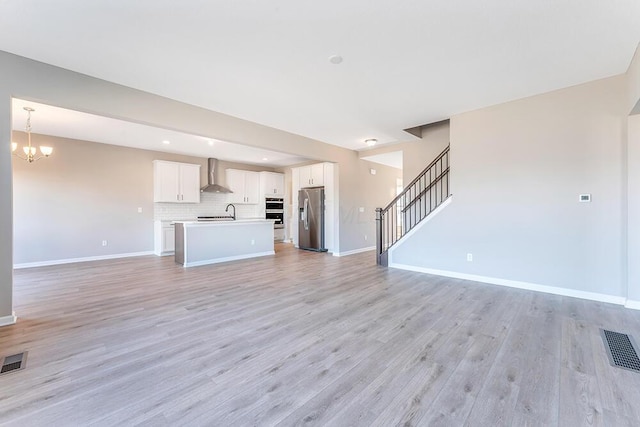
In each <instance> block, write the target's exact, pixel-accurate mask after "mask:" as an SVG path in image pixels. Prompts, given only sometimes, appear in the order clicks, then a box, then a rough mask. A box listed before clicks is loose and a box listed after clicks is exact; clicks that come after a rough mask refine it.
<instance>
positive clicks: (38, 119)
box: [11, 98, 310, 167]
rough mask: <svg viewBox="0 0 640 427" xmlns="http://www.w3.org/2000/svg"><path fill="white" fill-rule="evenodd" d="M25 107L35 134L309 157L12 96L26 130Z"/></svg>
mask: <svg viewBox="0 0 640 427" xmlns="http://www.w3.org/2000/svg"><path fill="white" fill-rule="evenodd" d="M24 107H31V108H34V109H35V111H34V112H33V113H32V131H33V133H36V134H43V135H52V136H57V137H61V138H72V139H78V140H82V141H90V142H97V143H103V144H111V145H120V146H123V147H131V148H138V149H142V150H153V151H162V152H166V153H174V154H183V155H187V156H195V157H207V158H208V157H215V158H217V159H220V160H225V161H228V162H238V163H248V164H254V165H261V166H268V167H283V166H290V165H295V164H299V163H304V162H308V161H309V160H310V159H308V158H305V157H299V156H294V155H291V154H287V153H280V152H276V151H271V150H264V149H261V148H254V147H250V146H247V145H243V144H236V143H232V142H228V141H221V140H219V139H214V138H208V137H206V136H200V135H192V134H187V133H183V132H177V131H174V130H169V129H162V128H158V127H154V126H147V125H143V124H139V123H132V122H128V121H124V120H117V119H113V118H109V117H103V116H97V115H94V114H88V113H84V112H80V111H74V110H69V109H65V108H59V107H55V106H51V105H46V104H41V103H38V102H31V101H26V100H22V99H18V98H13V100H12V106H11V110H12V129H13V130H16V131H24V129H25V123H26V113H25V112H24V110H23V108H24Z"/></svg>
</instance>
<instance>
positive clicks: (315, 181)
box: [296, 163, 324, 188]
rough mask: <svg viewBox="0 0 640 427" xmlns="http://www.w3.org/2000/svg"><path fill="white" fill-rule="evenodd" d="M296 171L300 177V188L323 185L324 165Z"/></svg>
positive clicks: (301, 168) (320, 164)
mask: <svg viewBox="0 0 640 427" xmlns="http://www.w3.org/2000/svg"><path fill="white" fill-rule="evenodd" d="M296 169H298V173H299V176H300V188H305V187H319V186H323V185H324V164H323V163H316V164H315V165H309V166H302V167H299V168H296Z"/></svg>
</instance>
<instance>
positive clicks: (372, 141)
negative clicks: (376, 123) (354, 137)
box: [364, 138, 378, 147]
mask: <svg viewBox="0 0 640 427" xmlns="http://www.w3.org/2000/svg"><path fill="white" fill-rule="evenodd" d="M377 142H378V140H377V139H374V138H370V139H365V140H364V143H365V144H367V145H368V146H369V147H373V146H374V145H376V143H377Z"/></svg>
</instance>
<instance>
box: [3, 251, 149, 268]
mask: <svg viewBox="0 0 640 427" xmlns="http://www.w3.org/2000/svg"><path fill="white" fill-rule="evenodd" d="M144 255H153V251H145V252H130V253H125V254H113V255H100V256H91V257H83V258H67V259H54V260H51V261H38V262H25V263H21V264H13V268H14V269H16V270H17V269H19V268H32V267H46V266H48V265H58V264H71V263H72V262H87V261H102V260H105V259H116V258H129V257H135V256H144Z"/></svg>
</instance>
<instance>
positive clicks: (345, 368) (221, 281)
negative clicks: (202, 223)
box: [0, 245, 640, 426]
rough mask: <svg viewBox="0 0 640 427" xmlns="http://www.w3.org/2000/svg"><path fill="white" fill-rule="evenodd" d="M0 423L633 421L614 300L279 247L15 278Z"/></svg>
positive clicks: (627, 316)
mask: <svg viewBox="0 0 640 427" xmlns="http://www.w3.org/2000/svg"><path fill="white" fill-rule="evenodd" d="M15 289H16V295H15V308H16V312H17V314H18V316H19V320H18V323H17V324H16V325H14V326H10V327H5V328H0V350H1V353H0V354H4V355H6V354H12V353H15V352H20V351H23V350H28V351H29V356H28V361H27V368H26V369H25V370H23V371H18V372H13V373H10V374H6V375H2V376H0V424H3V425H11V426H40V425H42V426H45V425H46V426H66V425H82V426H85V425H127V426H129V425H138V424H143V425H149V426H162V425H178V426H191V425H216V426H244V425H284V426H289V425H323V426H392V425H405V426H410V425H425V426H435V425H453V426H458V425H470V426H499V425H506V426H525V425H560V426H582V425H604V426H625V425H629V426H637V425H639V420H640V374H637V373H633V372H629V371H625V370H621V369H616V368H612V367H611V366H610V365H609V363H608V360H607V357H606V354H605V352H604V347H603V344H602V341H601V338H600V336H599V331H598V328H600V327H605V328H608V329H612V330H616V331H622V332H626V333H631V334H633V335H634V336H635V337H636V338H640V312H637V311H632V310H627V309H624V308H622V307H619V306H614V305H609V304H602V303H596V302H590V301H584V300H579V299H572V298H565V297H559V296H553V295H547V294H541V293H534V292H527V291H520V290H514V289H508V288H503V287H498V286H491V285H485V284H480V283H474V282H468V281H462V280H453V279H446V278H441V277H437V276H430V275H423V274H418V273H411V272H405V271H398V270H392V269H385V268H382V267H377V266H376V265H375V263H374V256H373V254H372V253H365V254H359V255H353V256H349V257H344V258H336V257H332V256H330V255H327V254H317V253H311V252H305V251H299V250H295V249H293V248H291V247H290V246H286V245H279V246H278V247H277V254H276V256H274V257H264V258H260V259H254V260H246V261H239V262H232V263H226V264H218V265H214V266H204V267H193V268H189V269H183V268H182V267H180V266H177V265H175V264H174V263H173V259H172V258H171V257H164V258H158V257H153V256H150V257H139V258H129V259H122V260H110V261H100V262H88V263H80V264H69V265H63V266H54V267H42V268H34V269H27V270H17V271H16V272H15Z"/></svg>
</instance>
